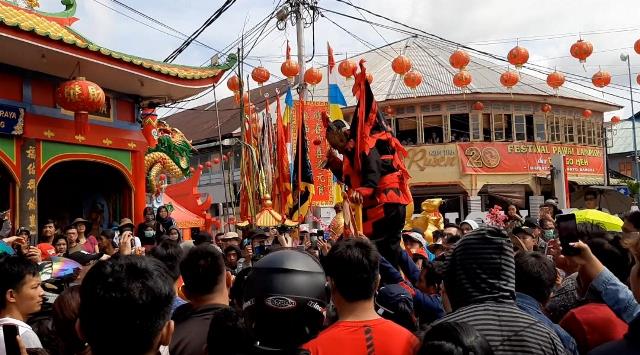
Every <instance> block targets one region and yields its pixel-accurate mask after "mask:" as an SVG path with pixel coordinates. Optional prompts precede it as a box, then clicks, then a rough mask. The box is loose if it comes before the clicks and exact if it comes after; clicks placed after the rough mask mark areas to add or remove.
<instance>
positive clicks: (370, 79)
mask: <svg viewBox="0 0 640 355" xmlns="http://www.w3.org/2000/svg"><path fill="white" fill-rule="evenodd" d="M367 81H368V82H369V85H371V84H373V74H371V73H369V72H367Z"/></svg>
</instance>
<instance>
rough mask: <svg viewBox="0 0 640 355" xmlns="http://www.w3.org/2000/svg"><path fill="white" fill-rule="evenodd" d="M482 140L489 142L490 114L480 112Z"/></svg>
mask: <svg viewBox="0 0 640 355" xmlns="http://www.w3.org/2000/svg"><path fill="white" fill-rule="evenodd" d="M482 138H483V139H482V140H483V141H485V142H491V114H490V113H483V114H482Z"/></svg>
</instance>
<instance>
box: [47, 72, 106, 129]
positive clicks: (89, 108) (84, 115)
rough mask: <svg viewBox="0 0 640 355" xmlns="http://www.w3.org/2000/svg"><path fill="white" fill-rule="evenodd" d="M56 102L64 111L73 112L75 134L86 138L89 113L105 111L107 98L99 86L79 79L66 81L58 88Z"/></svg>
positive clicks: (81, 78) (82, 78)
mask: <svg viewBox="0 0 640 355" xmlns="http://www.w3.org/2000/svg"><path fill="white" fill-rule="evenodd" d="M56 102H57V103H58V105H60V107H62V108H63V109H65V110H68V111H73V118H74V121H75V132H76V134H79V135H83V136H84V135H86V134H87V132H88V131H89V113H95V112H99V111H100V110H102V109H103V107H104V104H105V96H104V91H102V88H101V87H100V86H98V84H96V83H94V82H91V81H88V80H86V79H85V78H84V77H77V78H75V79H73V80H69V81H65V82H64V83H62V84H61V85H60V86H59V87H58V89H57V90H56Z"/></svg>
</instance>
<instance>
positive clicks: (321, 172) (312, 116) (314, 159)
mask: <svg viewBox="0 0 640 355" xmlns="http://www.w3.org/2000/svg"><path fill="white" fill-rule="evenodd" d="M293 105H294V112H295V113H296V115H297V114H298V113H299V112H300V101H298V100H296V101H294V103H293ZM328 110H329V106H328V105H327V103H326V102H319V101H305V102H304V111H305V114H304V123H305V125H306V127H307V139H308V140H309V142H308V143H309V145H308V147H309V160H310V161H311V168H312V169H313V184H314V186H315V190H316V193H315V195H314V196H313V200H312V202H311V203H312V205H313V206H333V190H332V188H331V183H332V181H333V176H332V175H331V172H330V171H329V170H326V169H323V168H322V163H323V161H324V159H325V156H326V153H327V150H328V149H329V144H328V143H327V139H326V138H325V130H324V126H323V125H322V116H321V114H322V112H327V111H328ZM297 119H298V117H297V116H296V120H295V122H298V120H297ZM293 132H297V130H296V129H295V126H294V129H293ZM296 139H297V137H294V141H295V140H296ZM318 142H319V143H320V144H319V145H316V144H315V143H318Z"/></svg>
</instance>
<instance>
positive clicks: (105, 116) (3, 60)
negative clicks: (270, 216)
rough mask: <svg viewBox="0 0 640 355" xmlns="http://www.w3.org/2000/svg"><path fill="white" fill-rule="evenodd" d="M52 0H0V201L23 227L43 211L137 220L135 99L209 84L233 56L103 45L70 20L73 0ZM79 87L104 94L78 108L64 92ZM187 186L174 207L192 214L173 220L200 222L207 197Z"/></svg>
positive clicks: (108, 222) (141, 168)
mask: <svg viewBox="0 0 640 355" xmlns="http://www.w3.org/2000/svg"><path fill="white" fill-rule="evenodd" d="M62 5H63V6H64V7H65V8H64V10H63V11H61V12H58V13H44V12H40V11H37V10H36V9H34V8H30V7H22V6H18V5H17V4H15V3H13V2H7V1H1V0H0V48H2V51H0V210H2V211H5V210H10V211H11V218H12V221H13V224H14V226H25V227H27V228H29V229H30V230H31V231H32V233H34V232H36V231H37V230H38V226H39V224H41V222H42V221H43V220H44V219H49V218H51V219H54V220H55V221H56V222H58V225H66V224H67V223H69V222H70V221H71V220H73V219H74V218H76V217H79V216H84V217H85V218H87V219H90V220H91V221H92V222H93V224H94V226H95V225H99V226H100V227H102V228H108V227H111V226H112V224H113V222H115V221H119V220H120V219H121V218H123V217H129V218H132V219H133V220H134V222H136V223H137V222H139V221H140V220H142V211H143V209H144V207H145V206H146V205H147V202H148V201H147V196H148V195H147V193H146V192H147V191H148V189H147V172H148V170H147V167H146V166H145V153H147V149H148V147H149V143H150V142H149V137H147V136H146V135H145V134H144V133H143V131H142V130H141V122H143V121H144V120H146V117H145V116H144V115H143V114H142V112H143V109H145V108H146V107H148V106H153V105H154V104H158V103H164V102H170V101H175V100H180V99H184V98H187V97H190V96H193V95H196V94H198V93H199V92H202V91H203V90H205V89H207V88H210V87H211V86H212V85H213V84H215V83H216V82H217V81H218V80H219V79H220V77H221V76H222V74H223V73H224V71H225V70H227V69H229V68H231V67H232V66H233V65H234V64H235V57H233V56H231V55H230V56H229V57H228V59H227V62H226V63H224V64H221V65H218V64H212V65H210V66H205V67H190V66H182V65H175V64H168V63H164V62H160V61H155V60H151V59H145V58H140V57H137V56H133V55H128V54H125V53H121V52H117V51H113V50H110V49H107V48H104V47H101V46H99V45H97V44H95V43H92V42H91V41H89V40H88V39H87V38H85V37H83V36H82V35H80V34H78V33H77V32H75V31H74V30H73V29H72V28H71V25H72V24H73V23H74V22H75V21H76V20H77V19H76V18H75V17H74V14H75V10H76V3H75V0H63V1H62ZM72 78H76V79H77V80H76V81H70V80H71V79H72ZM85 78H86V79H85ZM87 83H89V85H88V84H87ZM83 90H87V93H88V94H87V95H86V98H87V99H88V100H93V99H98V98H99V96H100V95H102V94H101V93H102V92H103V93H104V94H103V95H104V104H102V103H101V107H99V108H98V109H97V110H95V112H93V113H91V112H89V113H88V114H87V112H79V111H85V110H86V109H85V110H82V109H81V107H79V106H77V105H75V106H74V105H70V104H69V102H70V101H74V100H76V101H77V100H79V99H80V98H81V97H82V93H83ZM57 91H58V94H57V93H56V92H57ZM61 99H64V100H62V101H65V102H64V103H63V102H61ZM96 102H97V101H96ZM72 103H73V102H72ZM76 104H77V102H76ZM63 107H64V108H63ZM83 115H84V116H83ZM83 117H84V118H85V121H84V122H83V121H82V118H83ZM155 156H156V157H157V156H159V155H158V154H156V155H155ZM161 158H162V157H160V159H161ZM159 162H162V159H161V160H159ZM147 163H148V164H149V163H150V164H155V163H156V162H154V161H153V159H151V160H150V159H149V158H148V157H147ZM162 167H164V166H162ZM186 171H187V173H186V174H185V176H188V175H189V173H188V171H189V168H188V166H187V167H186ZM196 181H197V179H196ZM187 185H188V184H187ZM175 189H176V188H174V190H175ZM183 189H184V190H185V191H186V190H189V188H188V186H187V187H185V188H183ZM189 192H190V193H186V192H185V193H183V194H182V195H184V198H183V199H181V200H180V199H178V198H175V197H174V199H175V200H176V201H179V202H181V203H184V204H189V202H188V201H190V200H192V201H193V204H194V206H192V207H193V208H192V209H189V210H186V211H182V212H179V213H181V214H184V215H186V216H188V218H186V219H187V220H192V221H191V222H186V223H185V225H184V226H183V227H184V228H188V227H193V226H198V227H202V226H204V224H206V223H209V224H210V221H208V222H207V221H205V220H204V219H206V218H202V215H201V216H195V217H198V218H195V217H194V216H193V213H194V211H195V212H197V211H198V209H202V208H205V209H208V204H210V201H209V202H208V204H207V203H206V202H207V201H205V202H204V203H200V202H199V201H198V198H199V196H195V194H194V192H193V191H189ZM185 201H187V202H185ZM203 206H204V207H203ZM174 207H175V206H174ZM203 213H204V214H206V212H203ZM196 219H198V221H196Z"/></svg>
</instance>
